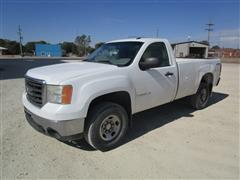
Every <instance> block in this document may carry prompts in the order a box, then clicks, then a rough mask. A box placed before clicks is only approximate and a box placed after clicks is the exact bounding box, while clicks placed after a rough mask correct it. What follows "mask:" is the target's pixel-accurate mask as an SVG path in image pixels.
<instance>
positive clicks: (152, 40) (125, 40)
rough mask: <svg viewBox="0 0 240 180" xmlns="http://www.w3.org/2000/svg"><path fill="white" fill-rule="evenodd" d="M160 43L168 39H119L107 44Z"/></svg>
mask: <svg viewBox="0 0 240 180" xmlns="http://www.w3.org/2000/svg"><path fill="white" fill-rule="evenodd" d="M158 41H160V42H161V41H166V39H160V38H140V37H138V38H128V39H119V40H113V41H109V42H107V43H113V42H143V43H145V42H158Z"/></svg>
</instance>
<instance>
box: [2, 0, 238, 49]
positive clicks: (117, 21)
mask: <svg viewBox="0 0 240 180" xmlns="http://www.w3.org/2000/svg"><path fill="white" fill-rule="evenodd" d="M0 2H1V3H0V11H1V12H0V15H1V18H0V21H1V23H0V25H1V27H0V29H1V31H0V38H5V39H11V40H17V39H18V36H17V28H18V25H19V24H20V25H21V28H22V31H23V43H26V42H28V41H38V40H45V41H47V42H49V43H53V44H54V43H60V42H63V41H70V42H73V41H74V39H75V37H76V36H77V35H81V34H86V35H90V36H91V38H92V45H94V44H95V43H96V42H106V41H109V40H114V39H120V38H128V37H136V36H141V37H156V36H157V31H158V34H159V37H160V38H167V39H169V40H170V42H171V43H175V42H181V41H187V40H188V39H191V40H197V41H201V40H207V31H206V30H205V29H206V28H207V26H206V24H207V23H208V22H209V21H211V22H212V23H214V24H215V25H214V27H213V28H214V31H213V32H212V34H211V39H210V43H211V45H215V44H217V45H219V46H221V47H233V48H237V47H239V41H240V39H239V34H240V25H239V20H240V15H239V11H240V10H239V9H240V4H239V0H115V1H114V0H98V1H97V0H0Z"/></svg>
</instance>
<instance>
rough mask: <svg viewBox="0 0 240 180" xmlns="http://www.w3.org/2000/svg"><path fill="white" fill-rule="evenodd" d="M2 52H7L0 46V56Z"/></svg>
mask: <svg viewBox="0 0 240 180" xmlns="http://www.w3.org/2000/svg"><path fill="white" fill-rule="evenodd" d="M4 50H7V48H4V47H1V46H0V56H1V55H2V54H3V53H2V52H3V51H4Z"/></svg>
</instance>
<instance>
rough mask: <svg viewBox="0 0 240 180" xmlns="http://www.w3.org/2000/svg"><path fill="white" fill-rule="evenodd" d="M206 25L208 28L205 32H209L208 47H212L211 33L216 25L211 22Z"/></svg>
mask: <svg viewBox="0 0 240 180" xmlns="http://www.w3.org/2000/svg"><path fill="white" fill-rule="evenodd" d="M206 25H207V28H206V29H205V30H206V31H208V40H207V41H208V45H210V33H211V31H213V26H214V24H213V23H211V21H209V23H208V24H206Z"/></svg>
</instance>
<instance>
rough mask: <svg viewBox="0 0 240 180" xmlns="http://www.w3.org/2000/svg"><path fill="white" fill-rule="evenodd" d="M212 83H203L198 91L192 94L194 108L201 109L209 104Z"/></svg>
mask: <svg viewBox="0 0 240 180" xmlns="http://www.w3.org/2000/svg"><path fill="white" fill-rule="evenodd" d="M210 94H211V92H210V85H208V84H206V83H201V84H200V85H199V88H198V90H197V93H196V94H194V95H192V96H191V99H190V101H191V105H192V107H193V108H194V109H196V110H200V109H203V108H205V107H206V106H207V103H208V100H209V97H210Z"/></svg>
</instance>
